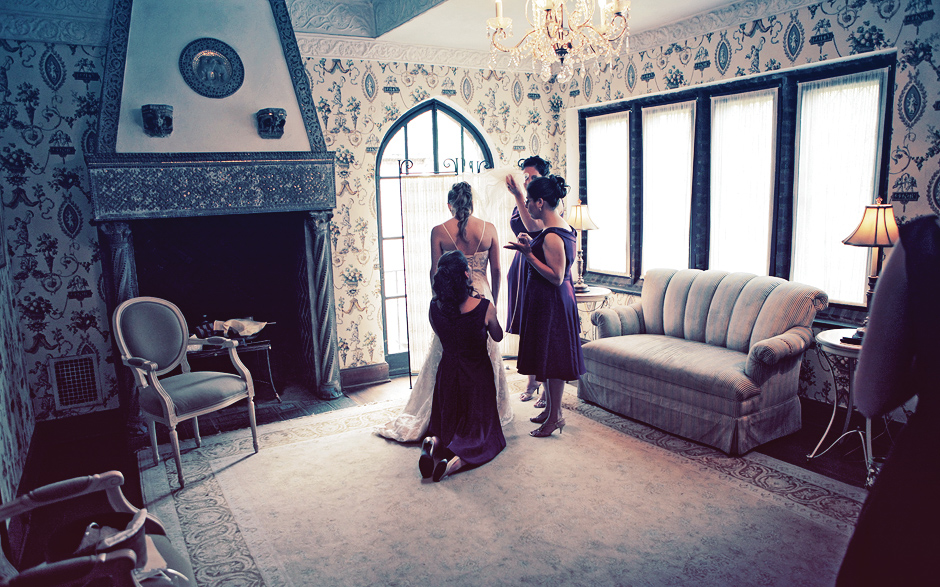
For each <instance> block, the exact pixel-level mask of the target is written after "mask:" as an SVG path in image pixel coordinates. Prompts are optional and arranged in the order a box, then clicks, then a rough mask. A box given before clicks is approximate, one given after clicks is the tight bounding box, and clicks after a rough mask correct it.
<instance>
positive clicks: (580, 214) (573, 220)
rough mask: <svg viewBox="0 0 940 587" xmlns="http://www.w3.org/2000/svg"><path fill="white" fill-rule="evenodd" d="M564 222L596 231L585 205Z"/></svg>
mask: <svg viewBox="0 0 940 587" xmlns="http://www.w3.org/2000/svg"><path fill="white" fill-rule="evenodd" d="M892 218H893V216H892ZM565 220H567V221H568V225H569V226H571V228H575V229H577V230H596V229H597V225H596V224H594V221H593V220H591V215H590V214H589V213H588V207H587V204H577V205H575V206H572V207H571V210H569V211H568V214H567V215H566V216H565ZM895 233H897V229H895Z"/></svg>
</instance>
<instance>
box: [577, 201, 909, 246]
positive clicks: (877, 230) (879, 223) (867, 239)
mask: <svg viewBox="0 0 940 587" xmlns="http://www.w3.org/2000/svg"><path fill="white" fill-rule="evenodd" d="M576 207H577V206H576ZM898 238H899V237H898V224H897V222H896V221H895V220H894V208H893V207H892V206H891V204H873V205H871V206H865V214H864V215H863V216H862V221H861V222H859V223H858V228H856V229H855V230H854V231H853V232H852V234H850V235H849V236H847V237H845V239H843V241H842V242H843V243H844V244H847V245H854V246H856V247H893V246H894V243H896V242H898Z"/></svg>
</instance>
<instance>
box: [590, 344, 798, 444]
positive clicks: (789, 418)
mask: <svg viewBox="0 0 940 587" xmlns="http://www.w3.org/2000/svg"><path fill="white" fill-rule="evenodd" d="M585 359H587V357H585ZM631 379H638V380H641V379H642V377H635V376H634V375H633V374H630V373H624V372H620V373H619V374H617V376H616V379H610V378H605V377H601V376H599V375H598V373H597V370H596V366H591V365H588V370H587V373H585V374H584V375H582V376H581V380H580V382H579V384H578V397H579V398H581V399H583V400H584V401H587V402H590V403H592V404H596V405H598V406H600V407H602V408H605V409H608V410H611V411H613V412H616V413H618V414H620V415H622V416H626V417H628V418H632V419H634V420H638V421H640V422H643V423H646V424H649V425H651V426H655V427H656V428H659V429H661V430H664V431H666V432H669V433H671V434H675V435H677V436H681V437H683V438H687V439H689V440H694V441H696V442H701V443H703V444H707V445H709V446H713V447H715V448H717V449H719V450H721V451H723V452H724V453H726V454H729V455H741V454H744V453H746V452H747V451H749V450H751V449H752V448H754V447H755V446H758V445H761V444H764V443H766V442H770V441H771V440H774V439H777V438H780V437H782V436H786V435H788V434H792V433H794V432H797V431H799V429H800V428H801V426H802V415H801V410H800V399H799V397H798V396H790V397H788V398H786V399H784V400H783V401H782V402H781V403H778V404H775V405H767V406H764V405H759V402H758V400H759V398H753V399H754V402H755V403H754V404H753V405H751V406H749V407H750V408H751V409H748V406H746V405H742V404H739V405H738V410H737V411H736V410H735V409H733V408H732V407H731V406H728V405H725V406H718V405H716V406H714V407H715V408H717V409H709V408H708V407H704V406H702V405H692V404H690V403H689V402H687V401H679V400H677V399H675V398H673V397H666V396H663V395H659V394H652V393H650V392H648V391H646V390H645V389H643V387H641V386H638V385H635V384H633V383H631ZM688 392H689V393H688V394H683V395H686V396H687V397H688V395H689V394H695V393H696V392H695V391H694V390H688ZM697 393H698V394H700V396H699V397H700V398H702V399H704V396H705V395H706V394H701V392H697ZM708 399H709V400H711V401H715V399H716V398H715V396H711V397H709V398H708ZM729 408H731V409H730V410H729ZM733 413H737V415H731V414H733Z"/></svg>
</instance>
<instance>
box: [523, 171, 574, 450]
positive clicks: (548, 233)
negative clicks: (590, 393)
mask: <svg viewBox="0 0 940 587" xmlns="http://www.w3.org/2000/svg"><path fill="white" fill-rule="evenodd" d="M567 189H568V186H567V185H566V184H565V180H564V179H563V178H561V177H558V176H557V175H550V176H548V177H539V178H536V179H534V180H532V182H531V183H530V184H529V185H528V186H527V187H526V192H527V197H526V199H525V208H526V210H527V211H528V212H529V215H531V216H532V218H535V219H537V220H540V221H541V222H542V225H543V226H544V229H543V230H542V232H540V233H539V235H538V236H536V237H535V238H532V237H530V236H529V234H528V233H525V232H522V233H519V234H518V235H517V238H518V239H519V242H510V243H509V244H508V245H506V248H508V249H513V250H516V251H519V252H520V253H522V254H523V255H524V256H525V259H526V261H527V262H528V275H527V277H526V285H525V294H524V299H525V305H523V307H522V324H521V326H522V328H521V334H520V336H519V359H518V361H517V363H516V367H517V368H518V369H519V372H520V373H522V374H524V375H535V378H536V379H537V380H539V381H545V382H546V384H547V387H548V406H547V407H546V408H545V411H543V412H542V413H541V414H539V415H538V416H535V417H534V418H531V420H532V421H533V422H535V423H536V424H542V425H541V426H540V427H539V428H537V429H535V430H533V431H532V432H531V433H530V434H531V435H532V436H536V437H543V436H550V435H551V433H552V432H554V431H555V430H558V433H559V434H561V432H562V429H563V428H564V426H565V419H564V418H562V417H561V397H562V394H563V393H564V389H565V381H573V380H576V379H579V378H580V377H581V374H582V373H584V371H585V369H584V357H583V355H582V354H581V338H580V334H581V324H580V320H579V319H578V304H577V300H576V299H575V297H574V285H573V284H572V282H571V264H572V263H573V262H574V259H575V250H576V242H577V241H576V240H575V236H576V231H575V230H574V229H573V228H571V227H570V226H568V223H567V222H565V220H564V218H562V217H561V216H560V215H559V214H558V212H557V211H556V208H557V207H558V203H559V202H561V199H562V198H563V197H564V196H565V191H566V190H567Z"/></svg>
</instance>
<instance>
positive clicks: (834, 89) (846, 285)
mask: <svg viewBox="0 0 940 587" xmlns="http://www.w3.org/2000/svg"><path fill="white" fill-rule="evenodd" d="M884 88H885V72H884V70H879V71H872V72H865V73H861V74H856V75H850V76H844V77H840V78H836V79H828V80H820V81H817V82H811V83H807V84H801V85H800V93H799V100H800V102H799V143H798V144H799V147H798V151H797V162H798V166H797V182H796V183H797V185H796V213H795V221H796V222H795V226H794V238H793V279H794V281H800V282H803V283H812V284H813V285H816V286H817V287H820V288H822V289H823V291H825V292H826V293H827V294H828V295H829V299H830V300H831V301H838V302H848V303H855V304H863V303H865V289H866V284H867V281H866V279H865V276H866V275H867V274H868V254H869V252H870V251H869V249H867V248H865V247H851V246H847V245H843V244H842V239H844V238H845V237H847V236H849V234H851V233H852V231H853V230H854V229H855V227H856V226H857V225H858V221H859V219H860V218H861V217H862V211H863V210H864V209H865V206H866V205H867V204H871V203H872V202H874V200H875V194H876V193H877V187H878V184H877V180H878V173H877V169H878V160H879V155H880V152H879V145H880V142H881V141H880V138H881V136H882V135H881V123H882V120H881V119H882V113H883V112H884V106H883V102H884Z"/></svg>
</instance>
